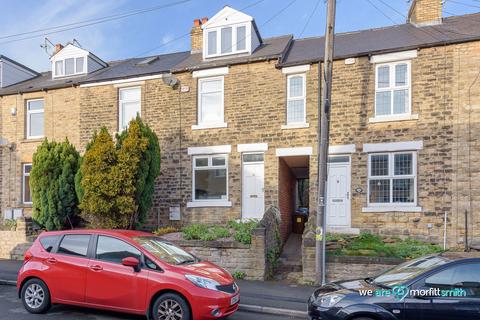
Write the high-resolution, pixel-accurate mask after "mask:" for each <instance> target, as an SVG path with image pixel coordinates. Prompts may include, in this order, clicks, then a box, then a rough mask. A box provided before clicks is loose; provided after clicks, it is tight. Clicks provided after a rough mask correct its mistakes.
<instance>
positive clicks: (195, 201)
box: [187, 153, 232, 207]
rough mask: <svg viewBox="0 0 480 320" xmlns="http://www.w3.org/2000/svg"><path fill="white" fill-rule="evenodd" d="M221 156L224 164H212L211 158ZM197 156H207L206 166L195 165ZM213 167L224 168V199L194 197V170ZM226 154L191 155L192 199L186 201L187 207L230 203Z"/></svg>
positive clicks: (227, 204) (216, 205)
mask: <svg viewBox="0 0 480 320" xmlns="http://www.w3.org/2000/svg"><path fill="white" fill-rule="evenodd" d="M218 157H223V158H225V165H222V166H214V165H213V164H212V161H213V160H212V159H213V158H218ZM199 158H207V159H208V165H207V166H206V167H197V166H196V160H197V159H199ZM214 169H225V175H226V184H225V188H226V190H225V199H195V171H196V170H214ZM228 172H229V171H228V154H225V153H219V154H205V155H195V156H193V157H192V201H191V202H189V203H187V207H229V206H231V205H232V203H231V202H230V201H229V200H228V199H229V193H228V191H229V183H228V180H229V176H228Z"/></svg>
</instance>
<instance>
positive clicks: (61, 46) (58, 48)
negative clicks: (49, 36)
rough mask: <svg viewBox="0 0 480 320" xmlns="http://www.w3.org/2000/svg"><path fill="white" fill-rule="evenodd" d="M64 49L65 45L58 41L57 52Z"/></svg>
mask: <svg viewBox="0 0 480 320" xmlns="http://www.w3.org/2000/svg"><path fill="white" fill-rule="evenodd" d="M62 49H63V45H62V44H61V43H57V44H56V45H55V53H57V52H59V51H60V50H62Z"/></svg>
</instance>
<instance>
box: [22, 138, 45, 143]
mask: <svg viewBox="0 0 480 320" xmlns="http://www.w3.org/2000/svg"><path fill="white" fill-rule="evenodd" d="M44 139H45V137H37V138H24V139H23V140H22V142H23V143H34V142H43V140H44Z"/></svg>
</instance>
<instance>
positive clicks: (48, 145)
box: [30, 139, 80, 230]
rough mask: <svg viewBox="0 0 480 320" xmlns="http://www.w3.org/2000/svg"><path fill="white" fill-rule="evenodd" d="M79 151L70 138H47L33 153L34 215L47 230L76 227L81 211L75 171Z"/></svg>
mask: <svg viewBox="0 0 480 320" xmlns="http://www.w3.org/2000/svg"><path fill="white" fill-rule="evenodd" d="M79 159H80V155H79V153H78V152H77V150H76V149H75V147H74V146H73V145H72V144H71V143H70V142H69V141H68V140H65V141H64V142H61V143H60V142H54V141H52V142H49V141H48V140H47V139H45V140H44V141H43V143H42V144H41V145H40V146H39V147H38V148H37V150H36V151H35V153H34V155H33V163H32V171H31V172H30V187H31V190H32V202H33V208H32V210H33V218H34V219H35V221H36V222H37V223H38V224H39V225H41V226H43V227H45V229H47V230H61V229H63V228H65V227H67V226H68V227H73V224H74V223H73V222H72V221H74V220H75V218H76V216H77V214H78V211H79V210H78V198H77V195H76V193H75V175H76V173H77V171H78V168H79Z"/></svg>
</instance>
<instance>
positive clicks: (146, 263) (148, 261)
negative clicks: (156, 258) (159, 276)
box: [145, 257, 162, 271]
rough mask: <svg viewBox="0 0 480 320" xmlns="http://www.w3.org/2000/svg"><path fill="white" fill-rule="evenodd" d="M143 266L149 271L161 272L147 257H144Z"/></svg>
mask: <svg viewBox="0 0 480 320" xmlns="http://www.w3.org/2000/svg"><path fill="white" fill-rule="evenodd" d="M145 266H146V267H147V269H150V270H155V271H161V270H162V269H160V267H159V266H157V264H156V263H155V262H153V261H152V260H150V259H149V258H147V257H145Z"/></svg>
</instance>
